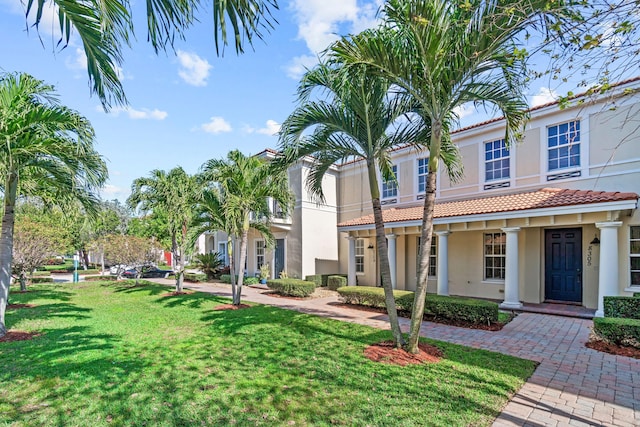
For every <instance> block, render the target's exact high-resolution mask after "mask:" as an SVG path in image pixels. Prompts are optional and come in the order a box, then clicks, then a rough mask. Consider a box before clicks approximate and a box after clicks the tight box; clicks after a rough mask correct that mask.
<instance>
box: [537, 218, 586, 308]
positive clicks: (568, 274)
mask: <svg viewBox="0 0 640 427" xmlns="http://www.w3.org/2000/svg"><path fill="white" fill-rule="evenodd" d="M544 289H545V300H546V301H562V302H572V303H580V304H582V229H581V228H563V229H555V230H545V287H544Z"/></svg>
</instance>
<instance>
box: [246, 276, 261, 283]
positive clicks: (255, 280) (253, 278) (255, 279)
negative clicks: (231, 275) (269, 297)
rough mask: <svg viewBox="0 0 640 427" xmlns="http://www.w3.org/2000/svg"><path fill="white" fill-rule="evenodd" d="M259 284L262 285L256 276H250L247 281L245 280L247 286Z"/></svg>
mask: <svg viewBox="0 0 640 427" xmlns="http://www.w3.org/2000/svg"><path fill="white" fill-rule="evenodd" d="M258 283H260V279H258V278H257V277H254V276H249V277H247V278H246V279H244V284H245V285H257V284H258Z"/></svg>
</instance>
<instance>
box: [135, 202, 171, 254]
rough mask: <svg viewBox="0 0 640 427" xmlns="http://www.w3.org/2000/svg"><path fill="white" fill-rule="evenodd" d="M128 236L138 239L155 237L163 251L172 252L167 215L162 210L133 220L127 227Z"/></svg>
mask: <svg viewBox="0 0 640 427" xmlns="http://www.w3.org/2000/svg"><path fill="white" fill-rule="evenodd" d="M127 234H130V235H132V236H138V237H148V238H151V237H153V238H154V239H156V241H157V242H158V243H160V246H162V248H163V249H166V250H171V237H170V234H169V226H168V222H167V214H166V213H165V212H164V211H162V210H159V209H157V210H154V211H153V212H150V213H148V214H146V215H144V216H140V217H136V218H131V220H130V221H129V223H128V225H127Z"/></svg>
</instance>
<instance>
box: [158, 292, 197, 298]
mask: <svg viewBox="0 0 640 427" xmlns="http://www.w3.org/2000/svg"><path fill="white" fill-rule="evenodd" d="M194 292H195V291H182V292H178V291H173V292H167V293H166V294H162V295H160V296H161V297H177V296H180V295H191V294H192V293H194Z"/></svg>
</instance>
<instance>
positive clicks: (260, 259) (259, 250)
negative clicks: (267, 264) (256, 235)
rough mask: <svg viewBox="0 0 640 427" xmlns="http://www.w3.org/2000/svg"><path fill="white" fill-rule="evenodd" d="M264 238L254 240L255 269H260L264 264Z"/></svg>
mask: <svg viewBox="0 0 640 427" xmlns="http://www.w3.org/2000/svg"><path fill="white" fill-rule="evenodd" d="M264 249H265V246H264V240H258V241H256V270H260V267H262V264H264Z"/></svg>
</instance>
